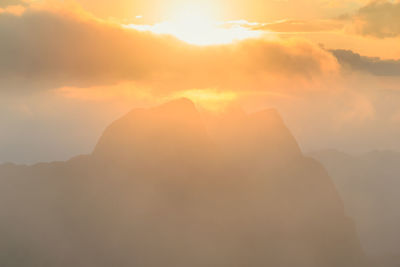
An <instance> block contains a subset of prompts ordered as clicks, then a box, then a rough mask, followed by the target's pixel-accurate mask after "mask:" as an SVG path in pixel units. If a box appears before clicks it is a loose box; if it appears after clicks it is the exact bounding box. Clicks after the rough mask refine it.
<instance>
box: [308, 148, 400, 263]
mask: <svg viewBox="0 0 400 267" xmlns="http://www.w3.org/2000/svg"><path fill="white" fill-rule="evenodd" d="M311 155H312V156H313V157H314V158H316V159H318V160H319V161H321V162H322V163H323V164H324V166H325V167H326V169H327V170H328V172H329V174H330V175H331V177H332V179H333V180H334V182H335V184H336V186H337V188H338V190H339V192H340V194H341V196H342V198H343V200H344V202H345V207H346V209H347V213H348V214H350V215H351V216H352V217H353V218H354V219H355V222H356V225H357V229H358V231H359V234H360V238H361V240H362V244H363V246H364V248H365V251H366V252H367V253H368V254H369V255H371V257H372V258H374V259H375V261H377V262H378V265H379V266H393V267H394V266H399V265H400V253H399V247H400V235H399V233H400V232H399V227H398V226H399V225H400V212H399V208H398V203H399V202H400V196H399V194H398V188H399V187H400V153H398V152H394V151H371V152H368V153H364V154H360V155H349V154H346V153H343V152H339V151H335V150H323V151H315V152H313V153H311Z"/></svg>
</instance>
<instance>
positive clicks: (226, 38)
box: [128, 3, 260, 45]
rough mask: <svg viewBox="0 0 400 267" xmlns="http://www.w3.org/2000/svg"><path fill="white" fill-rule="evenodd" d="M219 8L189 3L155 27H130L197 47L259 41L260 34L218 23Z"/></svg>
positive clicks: (174, 11)
mask: <svg viewBox="0 0 400 267" xmlns="http://www.w3.org/2000/svg"><path fill="white" fill-rule="evenodd" d="M215 14H216V12H215V8H213V7H212V6H211V5H206V4H205V3H187V4H184V5H181V6H179V7H175V8H174V10H173V11H172V12H170V15H169V17H168V19H167V20H166V21H164V22H160V23H156V24H154V25H135V24H131V25H128V27H130V28H134V29H137V30H148V31H152V32H154V33H158V34H170V35H173V36H175V37H176V38H178V39H180V40H182V41H185V42H187V43H190V44H194V45H217V44H228V43H232V42H234V41H237V40H243V39H247V38H256V37H259V36H260V32H258V31H254V30H250V29H247V28H245V27H241V26H239V25H229V24H228V23H224V22H221V21H218V19H217V16H216V15H215Z"/></svg>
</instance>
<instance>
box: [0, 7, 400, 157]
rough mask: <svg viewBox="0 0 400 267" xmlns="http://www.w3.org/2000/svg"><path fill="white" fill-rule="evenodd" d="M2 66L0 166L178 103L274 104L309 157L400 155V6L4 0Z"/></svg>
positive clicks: (211, 107) (69, 149)
mask: <svg viewBox="0 0 400 267" xmlns="http://www.w3.org/2000/svg"><path fill="white" fill-rule="evenodd" d="M0 58H1V60H0V162H9V161H11V162H17V163H34V162H39V161H52V160H65V159H68V158H69V157H72V156H74V155H77V154H82V153H89V152H90V151H91V150H92V149H93V147H94V145H95V143H96V141H97V139H98V138H99V136H100V135H101V132H102V131H103V129H104V128H105V127H106V126H107V125H108V124H109V123H110V122H112V121H113V120H114V119H116V118H118V116H120V115H122V114H124V113H126V112H127V111H129V110H130V109H131V108H133V107H137V106H151V105H154V104H158V103H162V102H165V101H167V100H169V99H173V98H177V97H187V98H190V99H192V100H193V101H194V102H195V103H196V104H197V105H198V106H199V107H200V108H201V109H204V110H205V111H207V112H216V113H221V112H224V111H225V110H227V109H229V108H230V107H231V106H241V107H243V108H244V109H246V110H249V111H255V110H260V109H264V108H276V109H277V110H278V112H279V113H280V114H281V116H282V117H283V119H284V120H285V122H286V124H287V125H288V127H289V128H290V129H291V130H292V132H293V134H294V136H295V137H296V139H297V140H298V142H299V144H300V146H301V147H302V149H303V150H304V151H310V150H316V149H324V148H335V149H339V150H344V151H346V152H364V151H369V150H375V149H385V150H400V142H399V141H398V136H399V134H400V105H399V103H400V1H389V0H377V1H367V0H341V1H338V0H313V1H312V0H296V1H294V0H271V1H266V0H265V1H259V0H247V1H244V0H232V1H227V0H213V1H211V0H204V1H195V0H187V1H183V0H170V1H166V0H148V1H135V0H129V1H128V0H114V1H105V0H76V1H61V0H60V1H58V0H54V1H46V0H43V1H42V0H36V1H35V0H25V1H24V0H0Z"/></svg>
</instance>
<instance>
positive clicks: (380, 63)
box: [331, 49, 400, 76]
mask: <svg viewBox="0 0 400 267" xmlns="http://www.w3.org/2000/svg"><path fill="white" fill-rule="evenodd" d="M331 52H332V54H333V55H334V56H335V57H336V58H337V60H338V62H339V63H340V64H341V65H342V66H344V67H348V68H351V69H352V70H357V71H363V72H368V73H370V74H373V75H378V76H400V60H383V59H380V58H377V57H366V56H361V55H360V54H357V53H355V52H353V51H351V50H341V49H338V50H331Z"/></svg>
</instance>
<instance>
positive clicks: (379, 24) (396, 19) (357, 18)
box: [351, 0, 400, 38]
mask: <svg viewBox="0 0 400 267" xmlns="http://www.w3.org/2000/svg"><path fill="white" fill-rule="evenodd" d="M351 19H352V21H353V24H354V29H355V31H356V32H357V33H358V34H361V35H366V36H372V37H377V38H388V37H397V36H399V35H400V2H399V1H388V0H375V1H372V2H371V3H369V4H367V5H366V6H364V7H362V8H361V9H359V10H358V12H357V13H356V14H354V15H353V16H352V18H351Z"/></svg>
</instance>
